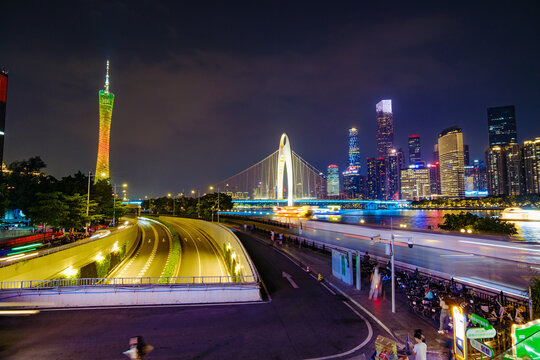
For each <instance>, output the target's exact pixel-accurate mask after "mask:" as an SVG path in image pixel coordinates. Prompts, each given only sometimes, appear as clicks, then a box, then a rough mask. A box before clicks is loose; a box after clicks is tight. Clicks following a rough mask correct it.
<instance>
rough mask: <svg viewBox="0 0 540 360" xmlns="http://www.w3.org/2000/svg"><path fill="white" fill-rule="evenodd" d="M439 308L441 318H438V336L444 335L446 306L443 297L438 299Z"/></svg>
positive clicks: (446, 314) (446, 315)
mask: <svg viewBox="0 0 540 360" xmlns="http://www.w3.org/2000/svg"><path fill="white" fill-rule="evenodd" d="M439 306H440V307H441V316H440V317H439V334H444V328H445V324H446V318H447V317H448V304H447V303H446V299H445V298H444V296H441V297H440V301H439Z"/></svg>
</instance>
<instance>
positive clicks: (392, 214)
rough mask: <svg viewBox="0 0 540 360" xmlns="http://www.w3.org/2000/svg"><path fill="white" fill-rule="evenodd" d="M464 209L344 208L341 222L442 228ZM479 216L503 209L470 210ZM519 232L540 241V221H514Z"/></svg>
mask: <svg viewBox="0 0 540 360" xmlns="http://www.w3.org/2000/svg"><path fill="white" fill-rule="evenodd" d="M461 211H463V210H405V209H404V210H342V211H341V222H342V223H349V224H359V223H360V221H361V220H364V223H365V224H366V225H368V224H373V225H384V226H390V222H391V221H392V225H393V226H394V227H396V228H399V225H400V224H405V225H407V228H408V229H428V228H431V229H433V230H440V229H439V228H438V227H437V225H438V224H442V223H443V222H444V219H443V216H444V214H458V213H460V212H461ZM469 212H471V213H473V214H475V215H478V216H499V215H500V214H501V212H502V210H469ZM513 223H514V224H515V225H516V227H517V230H518V234H517V235H514V236H512V238H515V239H518V240H522V241H527V242H540V222H526V221H515V222H513Z"/></svg>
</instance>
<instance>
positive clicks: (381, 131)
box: [375, 100, 394, 157]
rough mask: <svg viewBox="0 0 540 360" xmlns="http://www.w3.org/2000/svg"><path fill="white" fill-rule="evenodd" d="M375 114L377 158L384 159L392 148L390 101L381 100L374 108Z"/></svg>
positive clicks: (392, 121)
mask: <svg viewBox="0 0 540 360" xmlns="http://www.w3.org/2000/svg"><path fill="white" fill-rule="evenodd" d="M375 110H376V113H377V156H378V157H385V156H386V155H387V154H388V152H389V151H390V150H391V149H392V148H393V147H394V116H393V114H392V100H381V101H380V102H379V103H377V105H376V106H375Z"/></svg>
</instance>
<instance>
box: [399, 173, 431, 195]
mask: <svg viewBox="0 0 540 360" xmlns="http://www.w3.org/2000/svg"><path fill="white" fill-rule="evenodd" d="M429 197H431V178H430V169H429V168H424V167H423V166H422V165H410V166H409V168H408V169H405V170H401V198H402V199H406V200H420V199H427V198H429Z"/></svg>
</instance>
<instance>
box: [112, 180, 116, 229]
mask: <svg viewBox="0 0 540 360" xmlns="http://www.w3.org/2000/svg"><path fill="white" fill-rule="evenodd" d="M112 214H113V215H112V224H113V226H114V224H115V223H116V184H114V193H113V213H112Z"/></svg>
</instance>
